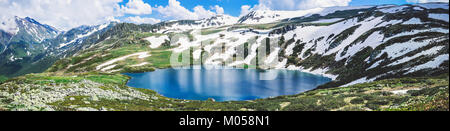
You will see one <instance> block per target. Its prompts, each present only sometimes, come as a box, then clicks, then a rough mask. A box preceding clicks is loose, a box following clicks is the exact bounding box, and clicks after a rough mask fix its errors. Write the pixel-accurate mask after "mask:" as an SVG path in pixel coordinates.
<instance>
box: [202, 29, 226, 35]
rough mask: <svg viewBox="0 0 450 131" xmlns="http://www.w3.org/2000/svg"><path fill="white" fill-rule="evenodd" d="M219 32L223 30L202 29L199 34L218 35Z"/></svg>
mask: <svg viewBox="0 0 450 131" xmlns="http://www.w3.org/2000/svg"><path fill="white" fill-rule="evenodd" d="M221 31H224V29H203V30H202V31H201V34H202V35H209V34H215V33H219V32H221Z"/></svg>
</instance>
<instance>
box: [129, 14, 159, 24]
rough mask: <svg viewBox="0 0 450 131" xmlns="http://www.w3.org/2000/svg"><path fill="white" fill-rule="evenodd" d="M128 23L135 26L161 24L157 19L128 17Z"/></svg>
mask: <svg viewBox="0 0 450 131" xmlns="http://www.w3.org/2000/svg"><path fill="white" fill-rule="evenodd" d="M125 21H126V22H130V23H135V24H155V23H159V22H161V20H159V19H155V18H141V17H140V16H135V17H127V18H125Z"/></svg>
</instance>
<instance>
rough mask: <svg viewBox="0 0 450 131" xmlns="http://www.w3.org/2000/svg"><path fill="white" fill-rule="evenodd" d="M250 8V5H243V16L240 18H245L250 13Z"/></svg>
mask: <svg viewBox="0 0 450 131" xmlns="http://www.w3.org/2000/svg"><path fill="white" fill-rule="evenodd" d="M250 8H251V7H250V6H249V5H243V6H241V14H240V15H239V16H244V15H247V14H248V13H250Z"/></svg>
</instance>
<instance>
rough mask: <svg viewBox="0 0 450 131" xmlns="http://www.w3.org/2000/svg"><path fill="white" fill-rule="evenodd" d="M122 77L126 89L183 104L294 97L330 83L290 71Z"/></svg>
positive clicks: (202, 71)
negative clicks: (158, 95) (209, 100)
mask: <svg viewBox="0 0 450 131" xmlns="http://www.w3.org/2000/svg"><path fill="white" fill-rule="evenodd" d="M124 74H125V75H128V76H130V77H132V78H131V79H130V80H129V81H128V83H127V86H130V87H135V88H145V89H151V90H154V91H156V92H158V93H159V94H161V95H163V96H166V97H170V98H177V99H186V100H207V99H208V98H213V99H214V100H216V101H243V100H254V99H259V98H269V97H276V96H281V95H294V94H298V93H301V92H305V91H308V90H312V89H315V88H316V87H317V86H319V85H321V84H325V83H327V82H330V81H331V79H330V78H327V77H323V76H320V75H313V74H309V73H304V72H300V71H292V70H270V71H266V72H261V71H259V70H256V69H204V68H200V69H192V68H191V69H172V68H169V69H159V70H156V71H154V72H146V73H124ZM261 78H263V79H261Z"/></svg>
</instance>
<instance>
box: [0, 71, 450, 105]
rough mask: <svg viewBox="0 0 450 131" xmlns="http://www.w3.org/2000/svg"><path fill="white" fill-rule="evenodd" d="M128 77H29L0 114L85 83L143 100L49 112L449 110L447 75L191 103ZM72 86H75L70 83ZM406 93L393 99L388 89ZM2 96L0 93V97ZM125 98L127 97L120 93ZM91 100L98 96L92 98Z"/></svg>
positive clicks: (10, 87) (0, 101) (7, 89)
mask: <svg viewBox="0 0 450 131" xmlns="http://www.w3.org/2000/svg"><path fill="white" fill-rule="evenodd" d="M127 79H128V77H126V76H123V75H119V74H106V73H81V74H65V75H59V76H55V75H53V74H47V73H42V74H30V75H26V76H22V77H18V78H14V79H12V80H8V81H7V82H5V83H4V84H2V85H0V110H45V109H43V108H37V107H30V106H26V105H17V104H16V103H15V102H14V101H15V100H14V99H12V98H11V96H9V95H5V94H14V93H17V92H20V93H22V94H26V92H27V90H24V89H23V88H24V87H33V88H32V89H33V90H37V91H51V89H52V88H56V87H57V86H62V87H64V88H79V87H78V85H77V84H78V83H79V84H80V85H79V86H83V84H84V83H83V82H84V81H86V80H88V81H92V83H99V84H100V85H102V86H98V87H94V86H91V87H85V88H96V89H98V90H107V91H112V92H116V93H117V92H119V93H122V94H123V93H124V92H123V91H127V92H133V91H138V92H140V93H142V94H145V95H144V96H148V97H147V98H145V99H140V98H133V99H114V98H108V97H104V95H101V94H97V95H96V96H88V95H76V94H77V93H74V92H72V93H68V94H63V96H64V99H63V100H58V101H54V102H51V103H46V105H48V106H49V107H51V108H53V109H54V110H81V108H90V109H95V110H102V109H105V110H169V111H170V110H262V111H264V110H272V111H276V110H284V111H289V110H294V111H322V110H323V111H327V110H351V111H358V110H396V111H397V110H421V111H422V110H432V111H434V110H444V111H445V110H446V111H448V110H449V108H448V104H449V101H448V96H449V92H448V91H449V89H448V84H449V82H448V75H444V76H441V77H433V78H400V79H390V80H382V81H376V82H371V83H364V84H357V85H353V86H349V87H338V88H331V89H317V90H313V91H308V92H305V93H300V94H297V95H290V96H279V97H276V98H268V99H259V100H254V101H233V102H214V101H211V100H209V101H190V100H177V99H171V98H167V97H164V96H161V95H158V94H157V93H156V92H154V91H152V90H147V89H137V88H131V87H127V86H125V83H126V81H127ZM74 84H75V85H74ZM408 89H420V90H417V91H415V90H411V91H408V93H407V94H403V95H398V94H393V93H392V92H391V91H395V90H408ZM1 94H3V95H1ZM125 96H127V95H125ZM92 97H98V100H93V99H92Z"/></svg>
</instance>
